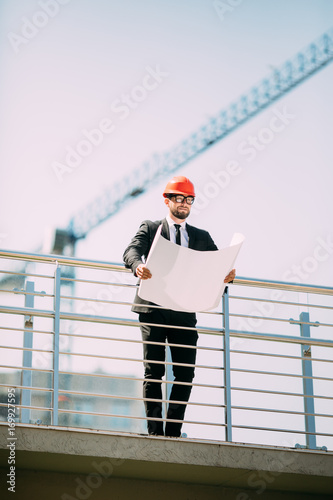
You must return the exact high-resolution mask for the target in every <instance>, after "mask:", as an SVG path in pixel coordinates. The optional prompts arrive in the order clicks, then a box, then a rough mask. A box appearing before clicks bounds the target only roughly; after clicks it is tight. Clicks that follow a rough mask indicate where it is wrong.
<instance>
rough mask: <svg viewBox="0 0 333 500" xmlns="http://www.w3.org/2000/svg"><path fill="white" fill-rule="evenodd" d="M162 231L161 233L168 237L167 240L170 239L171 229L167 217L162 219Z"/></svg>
mask: <svg viewBox="0 0 333 500" xmlns="http://www.w3.org/2000/svg"><path fill="white" fill-rule="evenodd" d="M161 222H162V231H161V235H162V236H163V237H164V238H166V239H167V240H170V230H169V224H168V222H167V220H166V219H163V220H162V221H161Z"/></svg>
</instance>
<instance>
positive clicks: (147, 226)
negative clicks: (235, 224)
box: [123, 219, 218, 313]
mask: <svg viewBox="0 0 333 500" xmlns="http://www.w3.org/2000/svg"><path fill="white" fill-rule="evenodd" d="M161 224H162V231H161V235H162V236H163V237H164V238H166V239H167V240H170V232H169V224H168V222H167V220H166V219H163V220H157V221H154V222H152V221H150V220H145V221H143V222H142V224H141V226H140V228H139V230H138V232H137V233H136V235H135V236H134V238H133V239H132V241H131V242H130V244H129V245H128V247H127V248H126V250H125V252H124V255H123V259H124V263H125V267H127V268H129V269H132V271H133V274H134V275H135V276H136V268H137V267H138V265H139V264H142V263H143V262H144V260H143V258H144V259H145V260H146V259H147V256H148V253H149V250H150V247H151V245H152V243H153V240H154V237H155V234H156V231H157V229H158V227H159V226H160V225H161ZM186 230H187V233H188V237H189V242H188V246H189V248H192V249H193V250H199V251H207V250H217V249H218V248H217V246H216V245H215V243H214V241H213V239H212V237H211V236H210V234H209V233H208V232H207V231H204V230H203V229H198V228H197V227H194V226H190V225H189V224H187V223H186ZM136 304H141V305H140V306H136ZM150 304H152V303H151V302H148V301H146V300H143V299H141V298H140V297H139V295H138V291H137V292H136V296H135V299H134V306H133V307H132V311H134V312H137V313H150V312H152V310H153V309H152V308H151V307H149V305H150Z"/></svg>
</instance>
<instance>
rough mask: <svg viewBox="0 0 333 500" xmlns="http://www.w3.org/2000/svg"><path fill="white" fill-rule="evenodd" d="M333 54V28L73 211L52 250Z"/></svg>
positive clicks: (221, 135)
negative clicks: (169, 146) (175, 142)
mask: <svg viewBox="0 0 333 500" xmlns="http://www.w3.org/2000/svg"><path fill="white" fill-rule="evenodd" d="M332 59H333V30H332V29H331V30H329V31H328V32H326V33H324V34H323V35H322V36H321V37H320V38H319V39H317V40H315V41H314V42H312V43H311V44H310V45H308V46H307V47H306V48H305V49H304V50H302V51H300V52H298V53H297V54H296V55H295V56H294V57H292V58H291V59H288V60H287V61H286V62H285V63H284V64H282V65H281V66H280V67H278V68H273V69H272V71H271V73H270V75H269V76H268V77H267V78H264V79H263V80H261V81H260V82H259V83H258V84H256V85H254V86H253V87H251V88H250V90H249V91H248V92H246V93H244V94H243V95H241V96H240V97H239V98H238V99H237V100H235V101H234V102H232V103H231V104H230V105H229V106H228V107H227V108H225V109H223V110H222V111H220V112H219V113H218V114H217V115H216V116H214V117H213V118H210V119H209V120H208V122H207V123H206V124H205V125H203V126H202V127H201V128H200V129H199V130H198V131H196V132H194V133H192V134H191V135H190V136H189V137H188V138H187V139H186V140H184V141H182V142H181V143H179V144H178V145H177V146H176V147H174V148H173V149H171V151H167V152H165V153H162V154H155V155H154V156H153V157H152V158H151V159H150V160H149V161H147V162H145V163H143V164H142V165H141V166H140V167H139V168H137V169H135V170H133V171H132V172H131V173H130V174H129V175H128V176H126V177H124V178H123V179H121V180H120V181H119V182H117V183H115V184H114V185H113V186H111V187H110V188H109V189H107V190H106V191H105V192H104V193H102V194H101V195H100V196H99V197H98V198H96V199H95V200H94V201H93V202H92V203H89V204H88V205H87V206H86V207H85V208H84V209H83V210H82V211H80V212H79V213H77V214H76V215H74V216H73V217H72V219H71V220H70V222H69V224H68V227H67V228H66V229H62V230H61V229H57V230H56V232H55V234H54V237H53V247H52V253H58V254H59V253H63V252H62V249H63V248H64V247H65V246H66V245H67V246H68V245H69V246H71V247H72V249H74V247H75V243H76V242H77V241H78V240H81V239H83V238H85V237H86V236H87V234H88V233H89V232H90V231H91V230H92V229H94V228H95V227H97V226H98V225H99V224H101V223H102V222H104V221H105V220H107V219H108V218H110V217H111V216H112V215H114V214H115V213H116V212H118V211H119V210H120V209H121V208H122V207H123V206H124V205H125V204H126V203H127V202H129V201H130V200H133V198H137V197H138V196H139V195H141V194H143V193H144V192H146V191H147V190H148V189H149V188H150V187H151V186H152V185H153V184H154V183H156V182H158V181H159V180H160V179H161V178H162V177H164V176H165V175H166V174H168V175H169V174H170V173H173V172H175V171H176V170H178V169H179V168H180V167H182V166H183V165H185V164H186V163H188V162H189V161H191V160H193V159H194V158H195V157H196V156H198V155H199V154H201V153H203V152H204V151H206V150H207V149H208V148H209V147H211V146H212V145H213V144H215V143H216V142H218V141H220V140H221V139H223V138H224V137H226V136H227V135H228V134H230V133H231V132H233V131H234V130H236V129H237V128H238V127H239V126H240V125H242V124H244V123H245V122H247V121H248V120H250V119H251V118H252V117H254V116H256V115H257V114H258V113H260V112H261V111H262V110H264V109H265V108H267V107H268V106H270V105H271V104H272V103H273V102H275V101H276V100H277V99H279V98H281V97H283V96H284V95H285V94H287V92H289V91H291V90H292V89H294V88H295V87H296V86H297V85H299V84H301V83H302V82H304V81H305V80H306V79H308V78H310V77H311V76H312V75H314V74H315V73H317V72H318V71H319V70H320V69H322V68H324V67H325V66H327V65H328V64H329V63H330V62H331V61H332ZM72 253H74V250H73V252H72Z"/></svg>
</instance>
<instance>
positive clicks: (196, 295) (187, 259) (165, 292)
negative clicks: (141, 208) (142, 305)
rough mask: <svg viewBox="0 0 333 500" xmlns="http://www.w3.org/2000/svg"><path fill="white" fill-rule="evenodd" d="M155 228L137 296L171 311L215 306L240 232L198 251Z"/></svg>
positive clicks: (241, 238) (223, 286)
mask: <svg viewBox="0 0 333 500" xmlns="http://www.w3.org/2000/svg"><path fill="white" fill-rule="evenodd" d="M161 229H162V226H160V227H159V229H158V230H157V233H156V236H155V239H154V241H153V244H152V246H151V249H150V252H149V255H148V257H147V262H146V266H147V267H148V269H149V270H150V272H151V274H152V278H150V279H147V280H141V282H140V287H139V292H138V293H139V296H140V297H141V298H142V299H144V300H148V301H150V302H154V303H155V304H158V305H160V306H162V307H165V308H167V309H173V310H174V311H186V312H200V311H208V310H210V309H214V308H215V307H217V306H218V304H219V302H220V300H221V297H222V294H223V292H224V289H225V287H226V286H227V284H226V283H224V278H225V277H226V276H227V274H228V273H229V272H230V271H231V270H232V269H233V268H234V264H235V261H236V258H237V255H238V253H239V251H240V248H241V246H242V244H243V241H244V239H245V238H244V236H243V235H242V234H240V233H235V234H234V236H233V238H232V241H231V243H230V246H229V247H227V248H223V249H222V250H216V251H208V252H201V251H198V250H192V249H191V248H186V247H182V246H179V245H175V244H174V243H172V242H171V241H169V240H167V239H165V238H163V236H161Z"/></svg>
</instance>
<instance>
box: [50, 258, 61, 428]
mask: <svg viewBox="0 0 333 500" xmlns="http://www.w3.org/2000/svg"><path fill="white" fill-rule="evenodd" d="M60 280H61V269H60V267H59V265H58V262H57V265H56V269H55V273H54V338H53V405H52V408H53V412H52V424H53V425H58V398H59V332H60Z"/></svg>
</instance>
